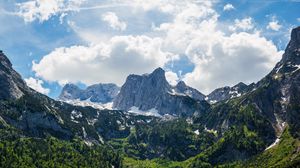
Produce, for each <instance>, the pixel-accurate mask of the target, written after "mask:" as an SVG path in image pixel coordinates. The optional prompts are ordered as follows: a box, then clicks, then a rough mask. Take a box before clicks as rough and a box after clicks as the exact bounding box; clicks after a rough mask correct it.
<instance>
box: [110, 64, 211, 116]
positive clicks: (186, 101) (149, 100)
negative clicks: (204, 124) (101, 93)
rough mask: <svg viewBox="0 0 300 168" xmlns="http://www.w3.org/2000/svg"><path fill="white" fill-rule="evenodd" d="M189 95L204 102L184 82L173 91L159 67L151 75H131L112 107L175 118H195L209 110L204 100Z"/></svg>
mask: <svg viewBox="0 0 300 168" xmlns="http://www.w3.org/2000/svg"><path fill="white" fill-rule="evenodd" d="M176 91H179V93H177V92H176ZM186 93H188V94H190V95H191V96H194V97H197V96H198V97H197V98H198V99H202V97H201V96H202V95H201V94H200V93H199V92H196V91H195V90H193V89H192V88H190V87H187V86H185V84H184V83H182V82H181V83H179V85H177V86H176V87H175V88H173V87H172V86H171V85H170V84H169V83H168V82H167V80H166V77H165V71H164V70H163V69H162V68H157V69H155V70H154V71H153V72H152V73H151V74H145V75H141V76H140V75H129V76H128V77H127V79H126V82H125V84H124V85H123V86H122V87H121V90H120V93H119V94H118V96H117V97H116V99H115V100H114V102H113V107H114V108H116V109H120V110H130V108H132V107H137V108H138V109H139V110H142V111H148V110H151V109H156V110H157V111H158V113H160V114H174V115H192V114H194V113H195V112H201V111H202V110H205V109H206V108H207V103H206V102H205V101H201V102H200V101H197V100H196V99H193V98H192V97H190V96H189V95H188V94H186Z"/></svg>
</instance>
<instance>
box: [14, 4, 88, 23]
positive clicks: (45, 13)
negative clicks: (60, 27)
mask: <svg viewBox="0 0 300 168" xmlns="http://www.w3.org/2000/svg"><path fill="white" fill-rule="evenodd" d="M84 1H85V0H30V1H27V2H21V3H17V6H18V13H17V15H19V16H21V17H23V19H24V21H25V22H33V21H35V20H39V21H40V22H43V21H46V20H48V19H49V18H51V17H52V16H54V15H60V14H63V13H64V12H68V11H78V10H79V7H80V5H81V4H83V2H84ZM64 15H65V14H64Z"/></svg>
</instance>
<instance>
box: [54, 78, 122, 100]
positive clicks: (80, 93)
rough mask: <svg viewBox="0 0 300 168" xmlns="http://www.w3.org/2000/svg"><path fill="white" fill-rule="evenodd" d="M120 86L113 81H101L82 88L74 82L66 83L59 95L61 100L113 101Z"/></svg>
mask: <svg viewBox="0 0 300 168" xmlns="http://www.w3.org/2000/svg"><path fill="white" fill-rule="evenodd" d="M119 90H120V88H119V87H118V86H117V85H115V84H113V83H99V84H94V85H91V86H88V87H87V88H86V89H80V88H79V87H78V86H76V85H74V84H66V85H65V86H64V87H63V89H62V92H61V94H60V96H59V99H60V100H63V101H69V100H80V101H90V102H94V103H108V102H111V101H112V100H113V99H114V98H115V97H116V96H117V94H118V93H119Z"/></svg>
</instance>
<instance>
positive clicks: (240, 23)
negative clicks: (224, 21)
mask: <svg viewBox="0 0 300 168" xmlns="http://www.w3.org/2000/svg"><path fill="white" fill-rule="evenodd" d="M253 28H254V23H253V19H252V18H251V17H246V18H244V19H242V20H240V19H235V20H234V25H233V26H230V27H229V29H230V30H231V31H237V30H243V31H247V30H251V29H253Z"/></svg>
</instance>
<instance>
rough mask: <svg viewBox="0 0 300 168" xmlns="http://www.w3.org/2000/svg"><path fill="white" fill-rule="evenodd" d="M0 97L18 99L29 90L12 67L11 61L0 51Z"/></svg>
mask: <svg viewBox="0 0 300 168" xmlns="http://www.w3.org/2000/svg"><path fill="white" fill-rule="evenodd" d="M0 88H1V89H0V99H6V100H8V99H18V98H20V97H21V96H23V95H24V93H23V90H27V91H28V90H29V88H28V87H27V86H26V84H25V82H24V81H23V80H22V79H21V76H20V75H19V74H18V73H17V72H16V71H15V70H13V68H12V64H11V62H10V61H9V60H8V58H7V57H6V56H5V55H4V54H3V52H2V51H0Z"/></svg>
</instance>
